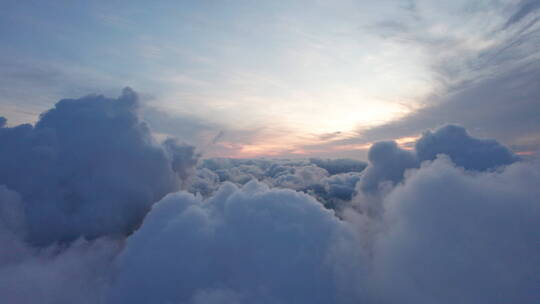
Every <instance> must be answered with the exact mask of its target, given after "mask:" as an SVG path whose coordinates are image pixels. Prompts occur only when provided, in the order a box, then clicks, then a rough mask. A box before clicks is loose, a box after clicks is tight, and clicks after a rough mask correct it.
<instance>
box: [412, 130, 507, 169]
mask: <svg viewBox="0 0 540 304" xmlns="http://www.w3.org/2000/svg"><path fill="white" fill-rule="evenodd" d="M415 148H416V154H417V156H418V159H419V160H420V161H425V160H434V159H435V158H436V157H437V154H446V155H448V156H449V157H450V159H452V161H453V162H454V163H455V164H456V165H458V166H460V167H464V168H465V169H472V170H481V171H482V170H487V169H493V168H496V167H498V166H503V165H508V164H511V163H513V162H515V161H516V160H517V158H516V156H515V155H514V154H513V153H512V152H510V150H508V149H507V148H506V147H505V146H502V145H501V144H499V143H498V142H497V141H495V140H489V139H476V138H473V137H471V136H470V135H469V134H468V133H467V131H466V130H465V129H464V128H463V127H460V126H456V125H447V126H444V127H441V128H439V129H438V130H436V131H434V132H431V131H427V132H425V133H424V134H423V135H422V138H420V139H419V140H418V141H417V142H416V146H415Z"/></svg>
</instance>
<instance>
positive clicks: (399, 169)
mask: <svg viewBox="0 0 540 304" xmlns="http://www.w3.org/2000/svg"><path fill="white" fill-rule="evenodd" d="M368 159H369V166H368V168H367V169H366V171H365V174H364V176H363V177H362V180H361V189H362V190H363V191H365V192H368V193H369V192H376V191H377V190H378V188H379V185H380V184H381V183H382V182H392V183H398V182H400V181H401V180H402V179H403V177H404V173H405V170H407V169H409V168H414V167H417V166H418V160H417V158H416V155H415V154H414V153H413V152H410V151H407V150H403V149H401V148H399V147H398V146H397V144H396V142H394V141H383V142H377V143H375V144H373V146H372V147H371V148H370V149H369V153H368Z"/></svg>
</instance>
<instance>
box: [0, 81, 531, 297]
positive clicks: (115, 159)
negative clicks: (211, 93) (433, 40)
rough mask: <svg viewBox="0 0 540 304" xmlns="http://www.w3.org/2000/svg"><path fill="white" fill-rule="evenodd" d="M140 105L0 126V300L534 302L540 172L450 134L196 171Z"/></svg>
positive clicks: (128, 100)
mask: <svg viewBox="0 0 540 304" xmlns="http://www.w3.org/2000/svg"><path fill="white" fill-rule="evenodd" d="M138 109H139V104H138V98H137V95H136V94H135V92H133V91H132V90H131V89H125V90H124V91H123V93H122V95H121V96H120V97H119V98H117V99H111V98H106V97H103V96H97V95H92V96H87V97H83V98H80V99H65V100H61V101H59V102H58V103H57V104H56V105H55V107H54V108H52V109H51V110H49V111H47V112H45V113H43V114H42V115H41V116H40V118H39V121H38V122H37V123H35V124H34V125H30V124H24V125H19V126H12V127H8V126H7V122H6V119H4V118H1V117H0V298H1V299H2V302H4V303H21V304H25V303H43V304H47V303H51V304H53V303H54V304H61V303H101V304H109V303H130V304H132V303H135V304H136V303H155V304H161V303H163V304H165V303H178V304H182V303H186V304H218V303H219V304H225V303H228V304H235V303H265V304H266V303H268V304H270V303H283V304H285V303H295V304H299V303H310V304H315V303H321V304H322V303H324V304H328V303H382V304H385V303H420V304H423V303H426V304H428V303H429V304H432V303H449V304H450V303H531V304H532V303H538V299H539V298H540V291H539V290H540V289H539V286H540V243H539V241H540V162H539V161H538V160H537V157H533V158H531V159H528V160H524V159H521V158H519V157H517V156H516V155H514V154H513V153H512V152H511V151H510V150H509V149H507V148H506V147H504V146H503V145H501V144H499V143H498V142H497V141H495V140H486V139H477V138H474V137H472V136H471V135H469V133H467V131H466V130H465V129H464V128H462V127H460V126H457V125H446V126H442V127H440V128H438V129H436V130H431V131H426V132H425V133H424V134H423V135H422V137H421V138H420V139H419V140H418V141H417V143H416V145H415V147H414V149H412V150H405V149H402V148H401V147H400V146H399V145H397V144H396V143H395V142H393V141H386V142H378V143H375V144H373V146H372V147H371V148H370V151H369V155H368V156H369V157H368V162H367V163H365V162H362V161H357V160H351V159H315V158H313V159H305V160H284V159H280V160H272V159H217V158H216V159H202V158H201V155H200V154H198V152H197V151H196V149H195V148H194V147H193V146H190V145H187V144H184V143H181V142H178V141H177V140H175V139H174V138H169V139H166V140H164V141H158V140H157V139H156V138H155V137H154V136H153V134H152V131H151V126H148V125H147V124H146V123H145V122H144V121H142V120H141V119H140V117H139V115H138Z"/></svg>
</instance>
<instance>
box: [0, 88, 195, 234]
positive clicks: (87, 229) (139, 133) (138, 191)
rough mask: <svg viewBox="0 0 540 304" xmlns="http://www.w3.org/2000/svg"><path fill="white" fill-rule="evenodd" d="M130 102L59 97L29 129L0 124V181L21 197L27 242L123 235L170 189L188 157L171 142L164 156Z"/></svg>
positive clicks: (128, 96) (128, 97)
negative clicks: (53, 105) (1, 126)
mask: <svg viewBox="0 0 540 304" xmlns="http://www.w3.org/2000/svg"><path fill="white" fill-rule="evenodd" d="M137 107H138V102H137V96H136V94H135V93H134V92H133V91H132V90H131V89H125V90H124V92H123V94H122V96H120V97H119V98H118V99H108V98H105V97H103V96H87V97H83V98H80V99H64V100H61V101H59V102H58V103H57V104H56V105H55V107H54V108H53V109H51V110H49V111H47V112H45V113H43V114H42V115H41V117H40V120H39V121H38V122H37V123H36V125H35V126H31V125H19V126H16V127H13V128H6V127H3V128H0V142H2V145H1V146H0V168H1V170H0V184H5V185H6V186H7V187H8V188H9V189H10V190H12V191H15V192H17V193H19V194H20V196H21V197H22V200H23V201H24V204H25V214H26V217H27V221H28V223H27V224H28V240H29V241H30V242H32V243H34V244H40V245H43V244H49V243H52V242H56V241H67V240H73V239H75V238H77V237H80V236H84V237H88V238H95V237H99V236H102V235H123V234H128V233H130V232H132V231H133V230H134V229H135V228H136V227H137V226H138V225H139V223H140V221H141V220H142V218H143V217H144V215H145V214H146V212H147V211H148V209H149V208H150V206H151V205H152V203H154V202H155V201H157V200H159V199H160V198H161V197H163V196H164V195H165V194H167V193H169V192H171V191H174V190H177V189H178V187H179V179H178V177H177V175H176V174H175V171H176V173H178V171H185V170H187V168H188V167H189V166H191V165H192V164H193V161H192V160H190V159H189V157H187V158H186V157H184V156H182V155H181V153H178V151H179V148H178V146H174V149H171V148H169V149H168V150H167V151H169V152H170V151H173V153H171V155H170V156H169V154H168V153H167V151H166V150H165V149H164V148H163V147H161V146H160V145H158V144H157V143H156V142H155V141H154V139H153V137H152V134H151V133H150V131H149V129H148V127H147V125H146V124H145V123H144V122H142V121H140V120H139V118H138V116H137V112H136V111H137ZM168 146H171V147H172V145H168ZM184 150H185V148H184ZM187 150H189V151H187ZM187 150H186V151H187V152H190V153H193V151H192V150H190V149H189V148H187ZM188 154H189V153H188ZM180 156H182V157H180ZM191 156H193V154H191ZM183 162H186V163H185V164H184V163H183ZM173 166H174V167H173ZM173 169H174V170H173ZM180 177H181V178H184V173H180ZM45 227H46V228H45Z"/></svg>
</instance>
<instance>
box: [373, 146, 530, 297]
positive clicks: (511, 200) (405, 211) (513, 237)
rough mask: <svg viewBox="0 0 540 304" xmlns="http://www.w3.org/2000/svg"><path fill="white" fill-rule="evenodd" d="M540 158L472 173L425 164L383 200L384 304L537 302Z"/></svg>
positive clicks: (379, 272) (379, 267) (379, 279)
mask: <svg viewBox="0 0 540 304" xmlns="http://www.w3.org/2000/svg"><path fill="white" fill-rule="evenodd" d="M539 173H540V167H539V163H516V164H513V165H510V166H508V167H506V168H505V169H504V170H502V171H499V172H488V173H480V174H470V173H467V172H466V171H464V170H462V169H459V168H456V167H455V166H454V165H453V164H452V163H451V162H450V161H449V160H448V159H447V158H445V157H442V158H439V159H437V160H435V161H434V162H433V163H428V164H425V165H424V166H423V167H422V168H421V169H419V170H418V171H415V172H413V173H412V174H410V175H409V177H408V178H407V179H406V180H405V181H404V183H403V184H402V185H400V186H398V188H396V189H395V190H393V191H392V192H391V193H390V194H389V195H388V196H387V197H386V199H385V200H384V205H385V209H386V211H385V214H384V222H385V225H386V228H385V230H384V232H382V233H381V234H380V235H379V239H378V240H377V241H376V243H375V248H374V252H373V257H374V265H373V267H374V277H373V280H374V282H376V285H377V287H376V290H377V291H378V292H379V295H378V296H379V300H380V301H381V302H382V303H441V304H445V303H507V302H515V301H518V302H520V303H531V304H532V303H535V302H536V301H537V294H538V293H537V282H538V281H539V280H540V276H539V274H538V272H537V271H536V269H538V267H540V249H539V247H538V246H536V244H535V242H536V241H535V238H536V235H537V231H538V230H539V228H540V226H539V222H538V218H539V216H540V205H539V201H538V197H540V192H539V189H540V175H539Z"/></svg>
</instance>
